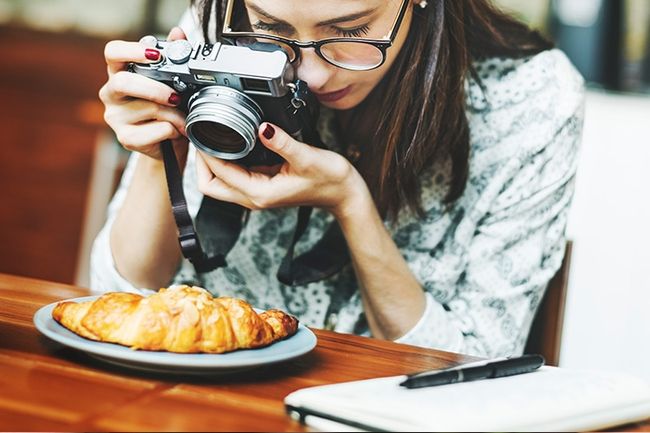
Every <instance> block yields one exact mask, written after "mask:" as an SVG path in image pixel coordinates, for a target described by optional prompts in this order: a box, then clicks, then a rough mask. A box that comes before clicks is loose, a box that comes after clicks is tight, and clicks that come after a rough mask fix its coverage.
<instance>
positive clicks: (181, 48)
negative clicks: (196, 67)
mask: <svg viewBox="0 0 650 433" xmlns="http://www.w3.org/2000/svg"><path fill="white" fill-rule="evenodd" d="M165 51H166V54H167V58H168V59H169V61H171V62H172V63H175V64H177V65H178V64H181V63H185V62H187V61H188V60H189V59H190V56H191V55H192V44H190V43H189V42H188V41H186V40H178V41H174V42H172V43H171V44H170V45H169V47H168V48H167V50H165Z"/></svg>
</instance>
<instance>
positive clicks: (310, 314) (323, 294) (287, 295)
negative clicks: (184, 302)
mask: <svg viewBox="0 0 650 433" xmlns="http://www.w3.org/2000/svg"><path fill="white" fill-rule="evenodd" d="M475 67H476V70H477V72H478V78H479V79H480V80H479V81H477V80H475V79H473V78H471V77H468V79H467V80H466V92H467V116H468V119H469V124H470V134H471V137H470V140H471V156H470V174H469V180H468V183H467V187H466V189H465V192H464V193H463V195H462V197H461V198H460V199H459V200H458V201H457V202H456V203H455V204H454V205H453V206H452V207H451V208H445V207H443V205H442V198H443V196H444V185H445V184H446V182H447V179H448V175H447V172H446V170H445V168H444V167H440V168H437V169H434V168H431V169H430V170H429V171H428V172H427V173H426V174H425V175H423V176H422V185H423V188H422V202H423V205H424V209H425V210H426V215H425V217H424V218H423V219H417V218H416V217H414V216H413V215H411V214H410V213H408V212H403V213H402V214H401V215H400V217H399V219H398V221H397V223H395V224H387V226H386V227H387V229H388V230H389V232H390V233H391V235H392V237H393V239H394V241H395V243H396V245H397V246H398V248H399V249H400V251H401V252H402V255H403V257H404V259H405V260H406V261H407V263H408V265H409V267H410V269H411V271H412V272H413V274H414V275H415V276H416V278H417V279H418V280H419V281H420V283H421V284H422V287H423V288H424V290H425V291H426V295H427V296H426V298H427V306H426V310H425V313H424V315H423V316H422V318H421V319H420V321H419V323H417V325H416V326H415V327H414V328H413V329H412V330H410V332H408V333H407V334H406V335H404V336H403V337H401V338H400V339H398V340H397V341H398V342H400V343H406V344H413V345H418V346H424V347H431V348H436V349H441V350H447V351H452V352H461V353H466V354H471V355H478V356H485V357H494V356H503V355H514V354H519V353H521V352H522V351H523V348H524V345H525V342H526V337H527V334H528V330H529V328H530V325H531V322H532V319H533V316H534V313H535V311H536V308H537V306H538V304H539V303H540V300H541V298H542V295H543V293H544V290H545V288H546V285H547V283H548V281H549V280H550V278H551V277H552V276H553V275H554V273H555V272H556V270H557V269H558V268H559V267H560V263H561V261H562V257H563V253H564V245H565V226H566V222H567V215H568V211H569V205H570V203H571V199H572V196H573V190H574V178H575V173H576V163H577V160H578V148H579V143H580V136H581V128H582V120H583V80H582V78H581V77H580V75H579V74H578V72H577V71H576V70H575V69H574V67H573V66H572V65H571V63H570V62H569V60H568V59H567V58H566V56H565V55H564V54H563V53H562V52H561V51H558V50H550V51H546V52H543V53H541V54H538V55H536V56H533V57H530V58H525V59H520V60H512V59H502V58H494V59H488V60H485V61H480V62H477V63H476V64H475ZM332 122H333V113H332V112H329V111H324V112H323V114H322V116H321V117H320V119H319V129H320V131H321V133H322V136H323V139H324V141H325V142H326V144H328V146H330V148H331V149H333V150H341V149H339V148H338V146H337V144H336V137H334V135H333V132H332V131H333V130H334V128H333V125H332ZM137 157H138V156H137V155H133V156H132V158H131V159H130V161H129V164H128V166H127V169H126V171H125V174H124V176H123V178H122V181H121V185H120V187H119V189H118V191H117V193H116V194H115V197H114V198H113V200H112V202H111V204H110V207H109V211H108V218H107V222H106V225H105V226H104V228H103V229H102V231H101V232H100V234H99V235H98V237H97V239H96V241H95V244H94V247H93V251H92V257H91V267H92V269H91V286H92V289H93V290H94V291H96V292H106V291H130V292H141V293H150V291H149V290H148V289H144V288H138V287H133V286H132V285H131V284H130V283H129V282H128V281H126V280H125V279H124V278H123V277H122V276H121V275H120V274H119V273H118V272H117V270H116V269H115V266H114V262H113V258H112V253H111V249H110V245H109V231H110V230H111V226H112V223H113V220H114V218H115V215H116V212H117V210H118V209H119V207H120V206H121V204H122V202H123V200H124V196H125V193H126V189H127V188H128V185H129V182H130V180H131V178H132V174H133V169H134V166H135V160H136V159H137ZM194 163H195V151H194V149H191V151H190V156H189V161H188V166H187V168H186V171H185V178H184V188H185V194H186V197H187V199H188V203H189V206H190V212H191V213H192V215H193V216H196V213H197V211H198V207H199V204H200V201H201V198H202V197H201V194H200V193H199V192H198V190H197V186H196V174H195V169H194ZM143 217H146V216H143ZM332 221H333V220H332V217H331V216H330V215H329V214H327V213H326V212H324V211H320V210H316V211H315V212H314V214H313V216H312V218H311V220H310V224H309V228H308V230H307V232H306V233H305V235H304V236H303V237H302V239H301V240H300V242H299V244H298V245H297V248H296V254H297V255H299V254H300V253H301V252H304V251H306V250H308V249H310V247H311V246H313V244H314V243H315V242H316V241H317V240H319V239H320V237H321V236H322V234H323V230H324V229H325V228H327V227H328V225H329V224H330V222H332ZM295 222H296V210H295V209H275V210H267V211H256V212H252V213H251V215H250V218H249V220H248V222H247V224H246V225H245V226H244V228H243V230H242V233H241V235H240V238H239V240H238V242H237V244H236V245H235V246H234V248H233V249H232V250H231V251H230V253H229V255H228V257H227V260H228V267H226V268H222V269H217V270H215V271H213V272H210V273H206V274H201V275H198V274H197V273H196V272H195V271H194V269H193V267H192V265H191V264H190V263H189V262H188V261H184V262H183V263H182V265H181V266H180V268H179V269H178V272H177V273H176V275H175V277H174V279H173V281H172V283H173V284H186V283H187V284H194V285H199V286H202V287H205V288H206V289H208V290H209V291H211V292H212V293H213V294H214V295H223V296H235V297H241V298H244V299H246V300H248V301H249V302H250V303H251V304H253V305H254V306H256V307H258V308H264V309H267V308H280V309H283V310H285V311H288V312H290V313H292V314H294V315H296V316H297V317H298V318H299V319H300V320H301V321H302V323H304V324H306V325H308V326H312V327H317V328H328V329H333V330H335V331H338V332H345V333H356V334H361V335H370V334H369V330H368V325H367V323H366V320H365V316H364V312H363V307H362V302H361V296H360V293H359V289H358V285H357V282H356V278H355V275H354V272H353V270H352V268H351V266H348V267H346V268H344V269H343V270H342V271H341V272H340V273H338V274H337V275H334V276H332V277H330V278H328V279H326V280H324V281H320V282H315V283H311V284H307V285H304V286H296V287H290V286H286V285H283V284H281V283H280V282H279V281H278V280H277V279H276V276H275V275H276V272H277V269H278V267H279V265H280V262H281V260H282V258H283V257H284V254H285V252H286V246H287V245H288V244H289V242H290V239H291V236H292V234H293V230H294V227H295ZM199 235H200V234H199ZM393 290H397V291H399V290H400V287H394V288H393Z"/></svg>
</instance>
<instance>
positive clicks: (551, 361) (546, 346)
mask: <svg viewBox="0 0 650 433" xmlns="http://www.w3.org/2000/svg"><path fill="white" fill-rule="evenodd" d="M572 249H573V243H572V241H567V243H566V249H565V252H564V259H563V260H562V266H560V269H558V271H557V272H556V274H555V276H553V278H552V279H551V281H550V282H549V284H548V288H547V289H546V293H545V294H544V298H543V299H542V303H541V304H540V306H539V308H538V310H537V313H536V315H535V319H534V320H533V324H532V326H531V329H530V333H529V334H528V341H527V342H526V348H525V349H524V353H538V354H540V355H542V356H544V358H545V359H546V364H547V365H555V366H557V365H558V364H559V361H560V344H561V342H562V326H563V324H564V307H565V302H566V294H567V288H568V285H569V268H570V267H571V252H572Z"/></svg>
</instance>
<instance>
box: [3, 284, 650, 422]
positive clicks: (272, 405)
mask: <svg viewBox="0 0 650 433" xmlns="http://www.w3.org/2000/svg"><path fill="white" fill-rule="evenodd" d="M88 294H89V292H88V290H87V289H83V288H80V287H74V286H69V285H64V284H59V283H50V282H46V281H40V280H34V279H27V278H22V277H16V276H10V275H4V274H0V431H26V430H32V431H33V430H40V431H46V430H47V431H98V430H103V431H123V430H131V431H183V430H204V431H205V430H209V431H217V430H221V431H306V430H305V427H303V426H301V425H300V424H298V423H297V422H296V421H293V420H292V419H291V418H290V417H288V416H287V415H286V414H285V411H284V406H283V399H284V397H285V396H286V395H287V394H289V393H290V392H292V391H295V390H297V389H300V388H304V387H308V386H314V385H321V384H326V383H334V382H343V381H349V380H356V379H365V378H371V377H377V376H389V375H397V374H404V373H409V372H414V371H418V370H423V369H427V368H440V367H445V366H449V365H452V364H456V363H459V362H466V361H470V360H473V359H474V358H471V357H467V356H462V355H457V354H452V353H447V352H440V351H435V350H428V349H422V348H417V347H412V346H405V345H398V344H395V343H391V342H387V341H381V340H375V339H370V338H363V337H358V336H352V335H343V334H337V333H334V332H329V331H320V330H314V332H315V333H316V335H317V337H318V345H317V347H316V348H315V349H314V350H313V351H312V352H310V353H308V354H307V355H304V356H302V357H300V358H296V359H294V360H291V361H287V362H283V363H281V364H275V365H270V366H266V367H262V368H259V369H255V370H249V371H248V372H242V373H238V374H232V375H228V376H223V377H219V376H210V377H180V376H178V377H177V376H162V375H150V374H147V373H141V372H136V371H134V370H127V369H122V368H119V367H113V366H110V365H108V364H106V363H103V362H100V361H97V360H94V359H93V358H90V357H89V356H87V355H85V354H83V353H81V352H78V351H76V350H73V349H69V348H66V347H64V346H61V345H59V344H57V343H54V342H52V341H50V340H48V339H47V338H45V337H44V336H42V335H41V334H40V333H39V332H38V331H37V330H36V329H35V328H34V325H33V323H32V317H33V315H34V313H35V312H36V310H38V309H39V308H40V307H42V306H44V305H47V304H49V303H51V302H54V301H58V300H61V299H67V298H73V297H79V296H86V295H88ZM621 429H622V430H624V431H650V420H648V421H647V422H645V423H641V424H634V425H628V426H624V427H622V428H621Z"/></svg>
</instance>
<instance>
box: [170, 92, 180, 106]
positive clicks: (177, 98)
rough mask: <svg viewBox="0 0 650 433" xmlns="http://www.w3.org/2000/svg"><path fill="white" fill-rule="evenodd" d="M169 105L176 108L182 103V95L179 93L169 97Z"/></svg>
mask: <svg viewBox="0 0 650 433" xmlns="http://www.w3.org/2000/svg"><path fill="white" fill-rule="evenodd" d="M169 103H170V104H172V105H174V106H176V105H178V104H180V103H181V95H179V94H178V93H172V95H171V96H170V97H169Z"/></svg>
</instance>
